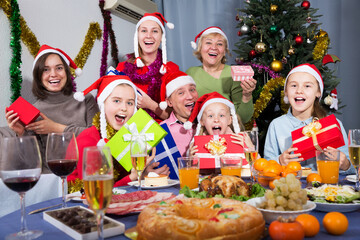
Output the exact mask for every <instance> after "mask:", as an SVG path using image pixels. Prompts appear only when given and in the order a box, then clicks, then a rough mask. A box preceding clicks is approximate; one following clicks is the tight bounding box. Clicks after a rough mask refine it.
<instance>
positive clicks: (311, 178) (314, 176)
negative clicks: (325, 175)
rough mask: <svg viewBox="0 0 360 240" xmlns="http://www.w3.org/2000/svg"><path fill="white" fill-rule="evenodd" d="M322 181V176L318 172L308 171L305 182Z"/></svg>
mask: <svg viewBox="0 0 360 240" xmlns="http://www.w3.org/2000/svg"><path fill="white" fill-rule="evenodd" d="M314 181H315V182H320V183H321V182H322V178H321V176H320V175H319V174H317V173H310V174H309V175H308V176H307V177H306V182H308V183H311V182H314Z"/></svg>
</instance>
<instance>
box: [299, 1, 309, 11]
mask: <svg viewBox="0 0 360 240" xmlns="http://www.w3.org/2000/svg"><path fill="white" fill-rule="evenodd" d="M301 7H302V8H304V9H305V10H308V9H309V7H310V2H309V1H303V2H302V3H301Z"/></svg>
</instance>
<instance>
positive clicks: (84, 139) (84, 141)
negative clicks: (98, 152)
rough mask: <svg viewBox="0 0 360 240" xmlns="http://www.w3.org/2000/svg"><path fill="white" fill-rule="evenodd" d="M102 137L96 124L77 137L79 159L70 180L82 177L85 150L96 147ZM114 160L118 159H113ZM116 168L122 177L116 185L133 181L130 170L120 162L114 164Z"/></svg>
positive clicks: (68, 178)
mask: <svg viewBox="0 0 360 240" xmlns="http://www.w3.org/2000/svg"><path fill="white" fill-rule="evenodd" d="M100 139H101V136H100V132H99V131H98V130H97V129H96V127H95V126H92V127H90V128H87V129H85V130H84V131H82V132H81V133H80V134H79V136H78V137H77V138H76V141H77V144H78V148H79V161H78V164H77V167H76V169H75V170H74V172H72V173H71V174H70V175H69V176H68V177H67V180H68V181H74V180H75V179H77V178H80V179H82V165H83V152H84V148H86V147H94V146H96V144H97V143H98V142H99V140H100ZM113 161H116V160H115V159H113ZM115 166H116V170H117V171H118V172H119V175H120V177H122V178H121V179H120V180H119V181H117V182H116V183H115V184H114V187H119V186H125V185H127V183H128V182H131V179H130V177H129V172H128V171H126V170H125V169H124V168H123V167H122V166H121V165H120V164H116V165H115V164H114V167H115Z"/></svg>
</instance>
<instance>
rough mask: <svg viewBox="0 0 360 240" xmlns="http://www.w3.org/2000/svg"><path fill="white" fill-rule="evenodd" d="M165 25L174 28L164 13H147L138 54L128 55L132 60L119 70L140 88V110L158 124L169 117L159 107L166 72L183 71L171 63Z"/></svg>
mask: <svg viewBox="0 0 360 240" xmlns="http://www.w3.org/2000/svg"><path fill="white" fill-rule="evenodd" d="M165 25H166V26H167V27H168V28H169V29H173V28H174V25H173V24H172V23H169V22H167V21H166V20H165V18H164V16H163V15H162V14H161V13H157V12H155V13H145V15H144V17H143V18H141V19H140V21H139V22H138V23H137V24H136V30H135V35H134V53H132V54H128V55H127V57H128V59H127V60H126V61H124V62H121V63H119V65H118V66H117V68H116V69H117V70H118V71H122V72H124V73H125V74H126V75H127V76H128V77H129V78H130V79H131V81H132V82H133V83H134V84H135V85H136V87H137V88H138V91H139V92H140V94H141V96H139V99H138V106H137V107H139V108H143V109H145V110H146V111H147V112H148V113H149V114H150V116H151V117H153V118H154V119H155V120H157V122H161V120H162V119H166V118H168V116H169V111H167V110H163V109H161V108H160V107H159V102H160V86H161V83H162V77H163V75H164V74H165V73H166V72H167V73H169V72H170V71H173V70H178V69H179V67H178V66H177V65H176V64H175V63H173V62H168V61H167V54H166V33H165ZM160 43H161V49H160V48H159V47H160Z"/></svg>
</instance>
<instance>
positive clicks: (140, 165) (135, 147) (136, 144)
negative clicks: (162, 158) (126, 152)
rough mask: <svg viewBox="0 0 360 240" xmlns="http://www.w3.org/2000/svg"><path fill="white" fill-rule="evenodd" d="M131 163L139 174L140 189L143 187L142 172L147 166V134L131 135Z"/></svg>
mask: <svg viewBox="0 0 360 240" xmlns="http://www.w3.org/2000/svg"><path fill="white" fill-rule="evenodd" d="M130 156H131V163H132V165H133V167H134V168H135V170H136V171H137V174H138V180H139V187H138V188H139V190H140V189H141V174H142V172H143V171H144V168H145V166H146V159H147V143H146V136H145V134H137V135H132V136H131V142H130Z"/></svg>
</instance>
